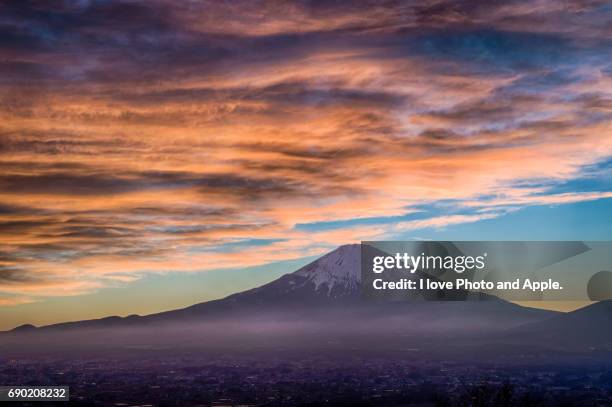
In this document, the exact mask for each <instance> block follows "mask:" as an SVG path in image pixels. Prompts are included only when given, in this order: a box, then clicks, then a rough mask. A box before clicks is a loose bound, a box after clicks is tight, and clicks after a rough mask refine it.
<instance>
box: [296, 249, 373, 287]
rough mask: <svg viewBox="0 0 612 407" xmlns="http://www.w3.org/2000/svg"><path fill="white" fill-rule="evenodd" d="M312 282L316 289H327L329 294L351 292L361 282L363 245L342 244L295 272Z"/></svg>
mask: <svg viewBox="0 0 612 407" xmlns="http://www.w3.org/2000/svg"><path fill="white" fill-rule="evenodd" d="M293 274H294V275H298V276H301V277H305V278H306V279H307V281H309V282H312V283H313V284H314V286H315V290H317V291H318V290H319V289H320V288H321V289H323V288H324V289H326V290H327V295H331V294H332V290H333V291H334V292H336V293H338V291H339V292H341V293H350V292H355V291H357V290H359V287H360V284H361V245H359V244H351V245H344V246H340V247H339V248H337V249H336V250H334V251H332V252H330V253H328V254H326V255H325V256H323V257H321V258H320V259H318V260H316V261H315V262H313V263H310V264H308V265H307V266H304V267H302V268H301V269H299V270H298V271H296V272H294V273H293Z"/></svg>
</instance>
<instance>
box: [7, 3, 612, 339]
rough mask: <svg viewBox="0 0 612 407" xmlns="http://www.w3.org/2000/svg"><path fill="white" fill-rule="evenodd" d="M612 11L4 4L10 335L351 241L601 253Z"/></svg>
mask: <svg viewBox="0 0 612 407" xmlns="http://www.w3.org/2000/svg"><path fill="white" fill-rule="evenodd" d="M611 15H612V6H611V5H610V4H609V3H607V2H599V1H588V0H586V1H567V2H559V1H553V0H536V1H508V2H487V1H453V2H449V1H445V0H439V1H438V0H436V1H432V0H426V1H414V2H411V1H405V2H396V1H376V2H372V1H293V2H283V1H242V2H241V1H233V2H219V1H198V2H196V1H189V0H186V1H170V0H168V1H162V0H149V1H109V0H100V1H93V0H91V1H87V0H80V1H55V0H52V1H22V0H18V1H17V0H16V1H11V0H9V1H3V2H2V3H1V4H0V329H3V328H10V327H13V326H15V325H18V324H21V323H26V322H34V323H51V322H58V321H63V320H67V319H71V318H74V319H81V318H88V317H95V316H104V315H108V314H119V315H127V314H132V313H136V312H138V313H148V312H155V311H161V310H164V309H170V308H174V307H178V306H185V305H189V304H191V303H194V302H198V301H203V300H207V299H212V298H218V297H220V296H223V295H226V294H229V293H231V292H234V291H237V290H240V289H244V288H248V287H251V286H253V285H257V284H261V283H263V282H266V281H269V280H271V279H273V278H275V277H277V276H278V275H280V274H282V273H284V272H290V271H293V270H294V269H295V268H296V267H299V266H300V265H301V264H304V263H306V262H307V261H308V260H312V259H314V258H316V256H319V255H321V254H323V253H325V252H327V251H329V250H331V249H333V248H335V247H336V246H338V245H341V244H346V243H354V242H359V241H362V240H392V239H456V240H478V239H481V240H486V239H490V240H521V239H549V240H556V239H558V240H612V228H610V227H609V225H610V223H611V221H612V200H611V199H610V198H612V171H611V170H612V129H611V124H610V123H611V121H610V118H611V117H612V26H611V25H610V16H611Z"/></svg>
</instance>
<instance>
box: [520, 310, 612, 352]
mask: <svg viewBox="0 0 612 407" xmlns="http://www.w3.org/2000/svg"><path fill="white" fill-rule="evenodd" d="M513 334H515V335H517V336H522V337H525V336H527V337H529V338H533V339H535V338H538V339H540V340H541V341H545V342H548V343H550V344H552V345H561V346H566V345H576V346H587V345H588V346H597V347H606V348H608V349H611V350H612V300H608V301H601V302H597V303H594V304H591V305H588V306H586V307H584V308H580V309H577V310H575V311H572V312H568V313H564V314H558V315H554V316H553V317H551V318H548V319H545V320H542V321H537V322H533V323H529V324H526V325H524V326H520V327H518V328H516V329H515V330H514V331H513Z"/></svg>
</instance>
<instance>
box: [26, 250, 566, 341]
mask: <svg viewBox="0 0 612 407" xmlns="http://www.w3.org/2000/svg"><path fill="white" fill-rule="evenodd" d="M360 262H361V245H359V244H354V245H345V246H341V247H339V248H337V249H336V250H334V251H332V252H330V253H328V254H326V255H324V256H322V257H321V258H319V259H317V260H315V261H313V262H312V263H310V264H308V265H306V266H304V267H302V268H300V269H299V270H297V271H295V272H292V273H289V274H285V275H283V276H281V277H280V278H278V279H276V280H274V281H272V282H270V283H267V284H264V285H262V286H260V287H257V288H253V289H251V290H247V291H243V292H239V293H236V294H233V295H230V296H228V297H225V298H222V299H219V300H214V301H207V302H203V303H199V304H195V305H192V306H190V307H187V308H183V309H178V310H172V311H167V312H162V313H158V314H152V315H147V316H135V315H132V316H129V317H125V318H121V317H116V316H115V317H107V318H102V319H96V320H87V321H76V322H67V323H61V324H54V325H48V326H44V327H41V328H38V329H35V328H33V327H32V326H27V327H20V328H17V329H16V331H18V332H22V333H28V334H30V333H32V331H50V330H61V329H68V328H100V329H108V328H112V327H132V326H139V325H148V326H151V325H157V324H174V323H183V322H188V323H195V322H203V321H230V320H234V321H238V320H245V321H246V320H250V321H252V320H258V321H264V320H265V321H277V322H282V323H285V324H288V323H297V322H305V321H311V322H317V323H319V322H321V323H323V322H325V323H329V324H330V325H334V324H336V323H337V321H342V322H343V323H345V324H348V323H350V322H351V321H353V322H354V323H355V324H357V323H358V324H363V323H364V321H374V322H375V323H381V324H382V325H384V326H386V327H387V328H385V329H390V330H391V329H393V330H399V331H401V332H412V333H415V332H417V331H420V332H425V331H432V330H435V331H444V330H453V329H454V330H461V331H463V332H466V331H469V330H470V329H505V328H508V327H512V326H517V325H520V324H526V323H530V322H534V321H540V320H543V319H546V318H550V317H552V316H554V315H556V313H554V312H552V311H545V310H539V309H533V308H526V307H521V306H519V305H516V304H513V303H509V302H506V301H503V300H500V299H499V298H496V297H492V296H481V299H484V301H441V302H438V301H424V300H423V299H422V298H421V299H415V300H413V301H371V300H370V301H368V300H364V299H363V298H362V295H361V273H360ZM382 321H386V322H385V323H383V322H382Z"/></svg>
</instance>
